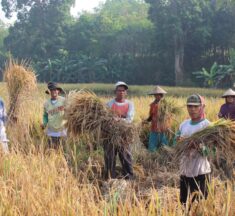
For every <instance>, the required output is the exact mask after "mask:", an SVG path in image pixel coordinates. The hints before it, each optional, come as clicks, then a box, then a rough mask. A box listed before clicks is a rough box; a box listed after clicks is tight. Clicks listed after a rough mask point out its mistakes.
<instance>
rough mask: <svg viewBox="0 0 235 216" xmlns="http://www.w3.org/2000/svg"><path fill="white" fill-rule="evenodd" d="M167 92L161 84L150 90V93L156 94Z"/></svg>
mask: <svg viewBox="0 0 235 216" xmlns="http://www.w3.org/2000/svg"><path fill="white" fill-rule="evenodd" d="M166 93H167V92H166V91H165V90H164V89H162V88H161V87H160V86H156V87H155V88H154V89H153V90H152V91H151V92H149V93H148V94H149V95H156V94H166Z"/></svg>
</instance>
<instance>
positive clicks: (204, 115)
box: [197, 94, 206, 120]
mask: <svg viewBox="0 0 235 216" xmlns="http://www.w3.org/2000/svg"><path fill="white" fill-rule="evenodd" d="M197 95H198V97H199V98H200V100H201V105H200V120H202V119H204V118H206V114H205V106H206V105H205V98H204V97H202V96H201V95H199V94H197Z"/></svg>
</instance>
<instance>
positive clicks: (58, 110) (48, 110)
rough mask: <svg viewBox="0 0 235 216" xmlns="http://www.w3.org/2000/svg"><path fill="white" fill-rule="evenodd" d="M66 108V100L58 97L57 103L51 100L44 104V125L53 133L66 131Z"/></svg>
mask: <svg viewBox="0 0 235 216" xmlns="http://www.w3.org/2000/svg"><path fill="white" fill-rule="evenodd" d="M64 108H65V98H64V97H61V96H58V98H57V100H56V102H55V103H52V101H51V99H49V100H47V101H46V102H45V104H44V114H43V123H44V125H45V126H46V125H47V127H48V129H49V130H52V131H55V132H57V131H62V130H63V129H64V125H65V120H64Z"/></svg>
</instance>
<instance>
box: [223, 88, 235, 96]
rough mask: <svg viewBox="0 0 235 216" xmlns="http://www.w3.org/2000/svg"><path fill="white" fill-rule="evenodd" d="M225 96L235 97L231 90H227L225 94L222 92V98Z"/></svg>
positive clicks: (234, 92)
mask: <svg viewBox="0 0 235 216" xmlns="http://www.w3.org/2000/svg"><path fill="white" fill-rule="evenodd" d="M227 96H235V91H233V90H232V89H231V88H230V89H228V90H227V91H226V92H224V94H223V96H222V98H225V97H227Z"/></svg>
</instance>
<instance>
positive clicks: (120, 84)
mask: <svg viewBox="0 0 235 216" xmlns="http://www.w3.org/2000/svg"><path fill="white" fill-rule="evenodd" d="M118 86H124V87H125V89H126V90H127V89H128V85H127V84H126V83H125V82H123V81H118V82H116V83H115V89H116V88H117V87H118Z"/></svg>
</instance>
